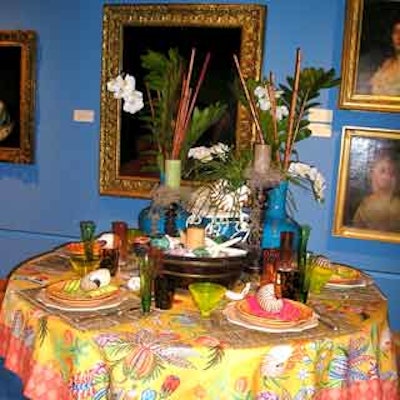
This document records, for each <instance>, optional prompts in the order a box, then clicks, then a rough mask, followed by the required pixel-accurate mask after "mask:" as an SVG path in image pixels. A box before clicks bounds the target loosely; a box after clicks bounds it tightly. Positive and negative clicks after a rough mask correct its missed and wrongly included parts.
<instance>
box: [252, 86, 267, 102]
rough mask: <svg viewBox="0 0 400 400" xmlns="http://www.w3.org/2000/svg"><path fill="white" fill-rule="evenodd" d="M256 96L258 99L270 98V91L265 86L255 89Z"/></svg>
mask: <svg viewBox="0 0 400 400" xmlns="http://www.w3.org/2000/svg"><path fill="white" fill-rule="evenodd" d="M254 96H256V97H258V99H262V98H264V97H268V90H267V88H266V87H264V86H257V87H256V88H255V89H254Z"/></svg>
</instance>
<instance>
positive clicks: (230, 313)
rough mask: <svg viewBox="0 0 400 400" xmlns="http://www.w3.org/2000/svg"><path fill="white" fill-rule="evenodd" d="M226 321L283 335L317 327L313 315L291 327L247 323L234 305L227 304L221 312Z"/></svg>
mask: <svg viewBox="0 0 400 400" xmlns="http://www.w3.org/2000/svg"><path fill="white" fill-rule="evenodd" d="M223 313H224V315H225V316H226V318H227V320H228V321H229V322H231V323H232V324H235V325H239V326H241V327H244V328H247V329H251V330H256V331H260V332H266V333H283V332H302V331H304V330H307V329H312V328H315V327H316V326H317V325H318V318H317V317H316V316H315V315H314V316H313V317H312V318H311V319H310V320H308V321H304V322H300V323H299V322H297V323H295V324H293V325H291V326H272V325H269V324H267V323H266V322H265V320H264V321H261V322H259V323H258V322H255V321H253V322H249V321H247V320H246V319H245V318H243V315H242V314H240V313H239V312H238V310H237V309H236V307H235V304H229V305H228V306H227V307H226V308H225V309H224V311H223Z"/></svg>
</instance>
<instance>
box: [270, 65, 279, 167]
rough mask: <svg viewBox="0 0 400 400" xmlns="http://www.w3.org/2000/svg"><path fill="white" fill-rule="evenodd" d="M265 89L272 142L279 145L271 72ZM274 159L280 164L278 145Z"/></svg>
mask: <svg viewBox="0 0 400 400" xmlns="http://www.w3.org/2000/svg"><path fill="white" fill-rule="evenodd" d="M267 91H268V97H269V101H270V103H271V118H272V125H273V134H274V142H275V144H276V145H279V138H278V123H277V120H276V97H275V87H274V77H273V75H272V73H271V74H270V78H269V82H267ZM275 159H276V160H275V161H276V162H277V164H278V165H279V166H280V165H281V157H280V153H279V147H278V148H277V149H276V150H275Z"/></svg>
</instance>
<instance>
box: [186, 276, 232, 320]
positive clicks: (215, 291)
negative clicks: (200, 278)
mask: <svg viewBox="0 0 400 400" xmlns="http://www.w3.org/2000/svg"><path fill="white" fill-rule="evenodd" d="M189 291H190V294H191V295H192V298H193V300H194V302H195V304H196V306H197V307H198V309H199V311H200V315H201V316H202V317H203V318H208V317H209V316H210V315H211V312H212V311H213V310H214V309H215V308H216V307H217V305H218V304H219V302H220V301H221V300H222V298H223V297H224V294H225V292H226V288H225V287H224V286H222V285H219V284H218V283H212V282H197V283H192V284H190V285H189Z"/></svg>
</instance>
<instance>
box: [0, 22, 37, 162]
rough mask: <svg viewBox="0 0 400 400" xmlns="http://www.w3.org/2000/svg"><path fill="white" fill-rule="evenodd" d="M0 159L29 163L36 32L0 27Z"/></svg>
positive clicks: (33, 121)
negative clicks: (0, 29)
mask: <svg viewBox="0 0 400 400" xmlns="http://www.w3.org/2000/svg"><path fill="white" fill-rule="evenodd" d="M0 59H1V63H0V162H1V161H4V162H10V163H20V164H30V163H33V143H34V129H35V118H34V116H35V83H36V82H35V73H36V67H35V62H36V33H35V32H34V31H30V30H26V31H22V30H8V31H4V30H2V31H0Z"/></svg>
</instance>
